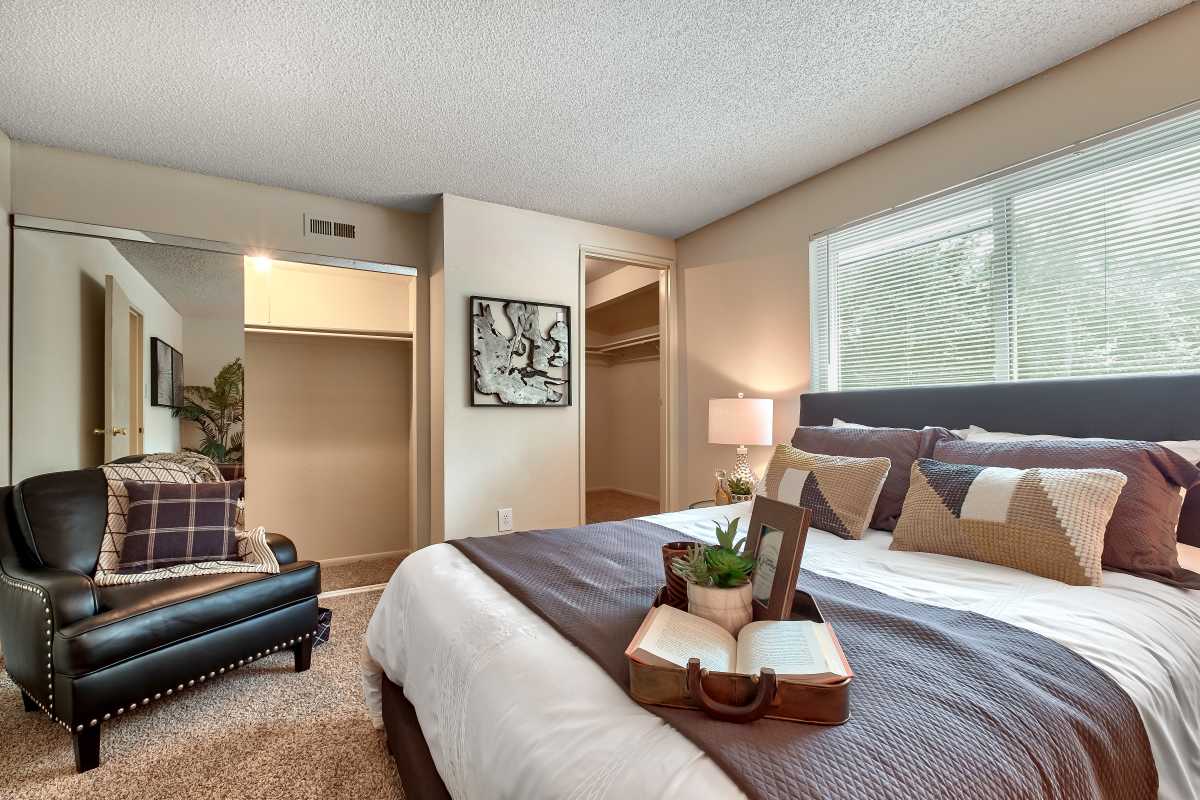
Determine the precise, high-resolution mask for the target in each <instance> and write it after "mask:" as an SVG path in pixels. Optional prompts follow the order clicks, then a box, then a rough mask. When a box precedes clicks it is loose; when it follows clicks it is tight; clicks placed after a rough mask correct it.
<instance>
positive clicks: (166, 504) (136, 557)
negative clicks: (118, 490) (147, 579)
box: [117, 481, 245, 574]
mask: <svg viewBox="0 0 1200 800" xmlns="http://www.w3.org/2000/svg"><path fill="white" fill-rule="evenodd" d="M125 489H126V491H128V492H129V516H128V519H127V521H126V523H125V531H126V532H125V540H124V542H123V543H122V545H121V563H120V566H119V567H118V568H117V571H118V572H121V573H126V574H128V573H135V572H146V571H147V570H151V569H160V568H162V567H173V566H176V565H179V564H194V563H196V562H198V561H237V560H239V559H238V545H237V536H236V535H235V534H234V520H235V519H236V518H237V503H238V500H240V499H241V497H242V493H243V491H244V489H245V481H229V482H227V483H137V482H134V481H127V482H126V483H125Z"/></svg>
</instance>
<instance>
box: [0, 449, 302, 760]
mask: <svg viewBox="0 0 1200 800" xmlns="http://www.w3.org/2000/svg"><path fill="white" fill-rule="evenodd" d="M107 502H108V500H107V492H106V487H105V482H104V477H103V473H102V472H101V471H100V470H97V469H90V470H75V471H71V472H59V473H54V474H50V475H40V476H37V477H34V478H29V479H27V480H25V481H22V482H21V483H20V484H18V485H17V486H15V487H4V488H0V608H2V609H3V612H2V613H0V642H3V646H4V657H5V667H6V669H7V671H8V673H9V675H10V676H11V677H12V679H13V682H14V683H16V684H17V686H19V687H20V689H21V698H22V701H23V702H24V704H25V710H26V711H35V710H38V709H40V710H42V711H43V712H45V713H46V714H47V715H48V716H49V717H50V719H51V720H53V721H54V722H55V723H56V724H58V725H60V726H61V727H63V728H64V729H66V730H67V731H69V732H70V734H71V736H72V738H73V743H74V748H75V766H76V769H77V770H78V771H80V772H84V771H86V770H89V769H92V768H93V767H96V766H98V765H99V763H100V730H101V728H102V726H103V725H105V724H106V723H109V722H112V721H115V720H116V719H117V718H118V717H120V716H123V715H124V714H127V713H130V712H133V711H136V710H137V709H138V708H141V707H143V706H146V705H149V704H150V703H152V702H154V701H156V700H161V699H163V698H165V697H169V696H171V695H174V694H175V693H177V692H181V691H184V690H187V689H192V688H196V687H199V686H201V685H203V684H204V683H205V682H207V681H209V680H213V679H216V678H218V677H220V676H222V675H224V674H225V673H226V672H230V671H232V670H235V669H237V668H239V667H241V666H244V665H246V664H248V663H251V662H253V661H256V660H258V659H260V658H262V657H263V656H265V655H268V654H270V653H275V652H278V651H280V650H291V651H292V652H293V654H294V659H295V669H296V671H297V672H302V671H304V670H306V669H308V666H309V663H310V659H311V656H312V644H313V640H312V635H313V631H314V630H315V628H316V625H317V595H318V594H319V593H320V591H321V567H320V565H319V564H317V563H315V562H312V561H299V560H298V559H297V557H296V548H295V546H294V545H293V544H292V542H291V541H290V540H289V539H288V538H287V537H285V536H281V535H279V534H271V535H270V536H269V538H268V541H269V544H270V546H271V549H272V550H273V551H274V552H275V555H276V557H277V558H278V559H279V564H280V572H279V574H278V575H266V574H261V573H252V574H214V575H202V576H191V577H180V578H170V579H167V580H161V581H151V582H147V583H137V584H128V585H124V586H97V585H95V584H94V583H93V581H92V578H91V576H92V574H93V573H94V572H95V569H96V561H97V559H98V558H99V553H100V544H101V540H102V538H103V535H104V527H105V521H106V517H107Z"/></svg>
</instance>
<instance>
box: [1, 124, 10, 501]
mask: <svg viewBox="0 0 1200 800" xmlns="http://www.w3.org/2000/svg"><path fill="white" fill-rule="evenodd" d="M11 213H12V142H11V141H9V138H8V136H7V134H5V133H4V131H0V229H2V230H3V232H4V238H3V242H0V353H7V352H8V331H9V326H10V325H11V324H12V321H11V320H10V319H9V308H8V306H9V303H8V297H9V286H8V281H9V274H10V269H11V267H12V265H11V263H10V261H9V247H8V243H9V242H10V241H11V240H10V238H9V237H10V236H11V234H12V231H11V228H10V226H9V220H8V218H9V214H11ZM5 361H7V359H5ZM9 377H10V376H9V367H8V364H7V363H6V364H5V366H4V367H0V399H2V398H6V397H8V396H9V394H8V393H9ZM9 458H10V453H9V415H8V414H7V413H4V412H0V486H7V485H8V484H9V483H10V482H11V480H10V475H9Z"/></svg>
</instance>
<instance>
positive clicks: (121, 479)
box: [92, 461, 279, 586]
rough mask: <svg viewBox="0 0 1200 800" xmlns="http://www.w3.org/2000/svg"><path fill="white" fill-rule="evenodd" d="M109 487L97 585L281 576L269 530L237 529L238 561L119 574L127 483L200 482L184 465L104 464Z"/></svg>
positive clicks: (93, 577) (126, 509)
mask: <svg viewBox="0 0 1200 800" xmlns="http://www.w3.org/2000/svg"><path fill="white" fill-rule="evenodd" d="M100 470H101V471H102V472H103V473H104V479H105V482H106V483H107V484H108V516H107V518H106V519H105V523H104V538H103V540H102V544H101V545H100V557H99V560H98V561H97V562H96V573H95V575H93V576H92V580H94V581H95V582H96V585H97V586H122V585H125V584H130V583H148V582H150V581H159V580H164V579H166V578H178V577H183V576H188V575H208V574H213V573H248V572H262V573H270V574H274V573H278V572H279V559H278V558H276V557H275V551H274V550H272V549H271V545H270V544H269V543H268V542H267V531H266V528H262V527H259V528H255V529H254V530H251V531H242V530H238V532H237V543H238V557H239V559H240V560H238V561H207V562H204V563H200V564H182V565H180V566H177V567H164V568H162V569H152V570H148V571H146V572H139V573H135V574H126V573H121V572H119V571H118V570H119V568H120V565H121V550H122V545H123V544H124V543H125V523H126V515H127V513H128V507H129V493H128V492H127V491H126V489H125V483H126V481H133V482H138V483H154V482H159V483H173V484H174V483H184V484H191V483H198V482H200V478H199V476H197V474H196V473H195V471H194V470H192V469H190V468H188V467H185V466H183V465H181V464H176V463H171V462H167V461H159V462H152V463H149V464H147V463H136V462H135V463H124V464H115V463H114V464H104V465H102V466H101V467H100Z"/></svg>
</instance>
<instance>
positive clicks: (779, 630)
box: [737, 620, 845, 677]
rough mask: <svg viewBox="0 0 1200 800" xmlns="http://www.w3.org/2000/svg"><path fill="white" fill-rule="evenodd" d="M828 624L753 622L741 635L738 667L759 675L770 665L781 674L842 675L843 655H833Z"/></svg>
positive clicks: (788, 621) (800, 675)
mask: <svg viewBox="0 0 1200 800" xmlns="http://www.w3.org/2000/svg"><path fill="white" fill-rule="evenodd" d="M833 651H834V647H833V643H832V641H831V640H829V629H828V627H827V626H825V625H823V624H821V623H817V622H807V621H804V620H782V621H763V622H752V623H750V624H749V625H747V626H746V627H745V628H742V631H741V634H740V635H739V636H738V647H737V671H738V672H740V673H742V674H744V675H757V674H758V673H759V672H760V671H761V670H762V668H763V667H770V668H771V669H773V670H775V673H776V674H777V675H779V676H780V677H785V676H787V677H793V676H798V677H804V676H822V675H825V676H842V675H845V669H844V667H843V665H842V663H841V659H840V658H836V657H832V655H833Z"/></svg>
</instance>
